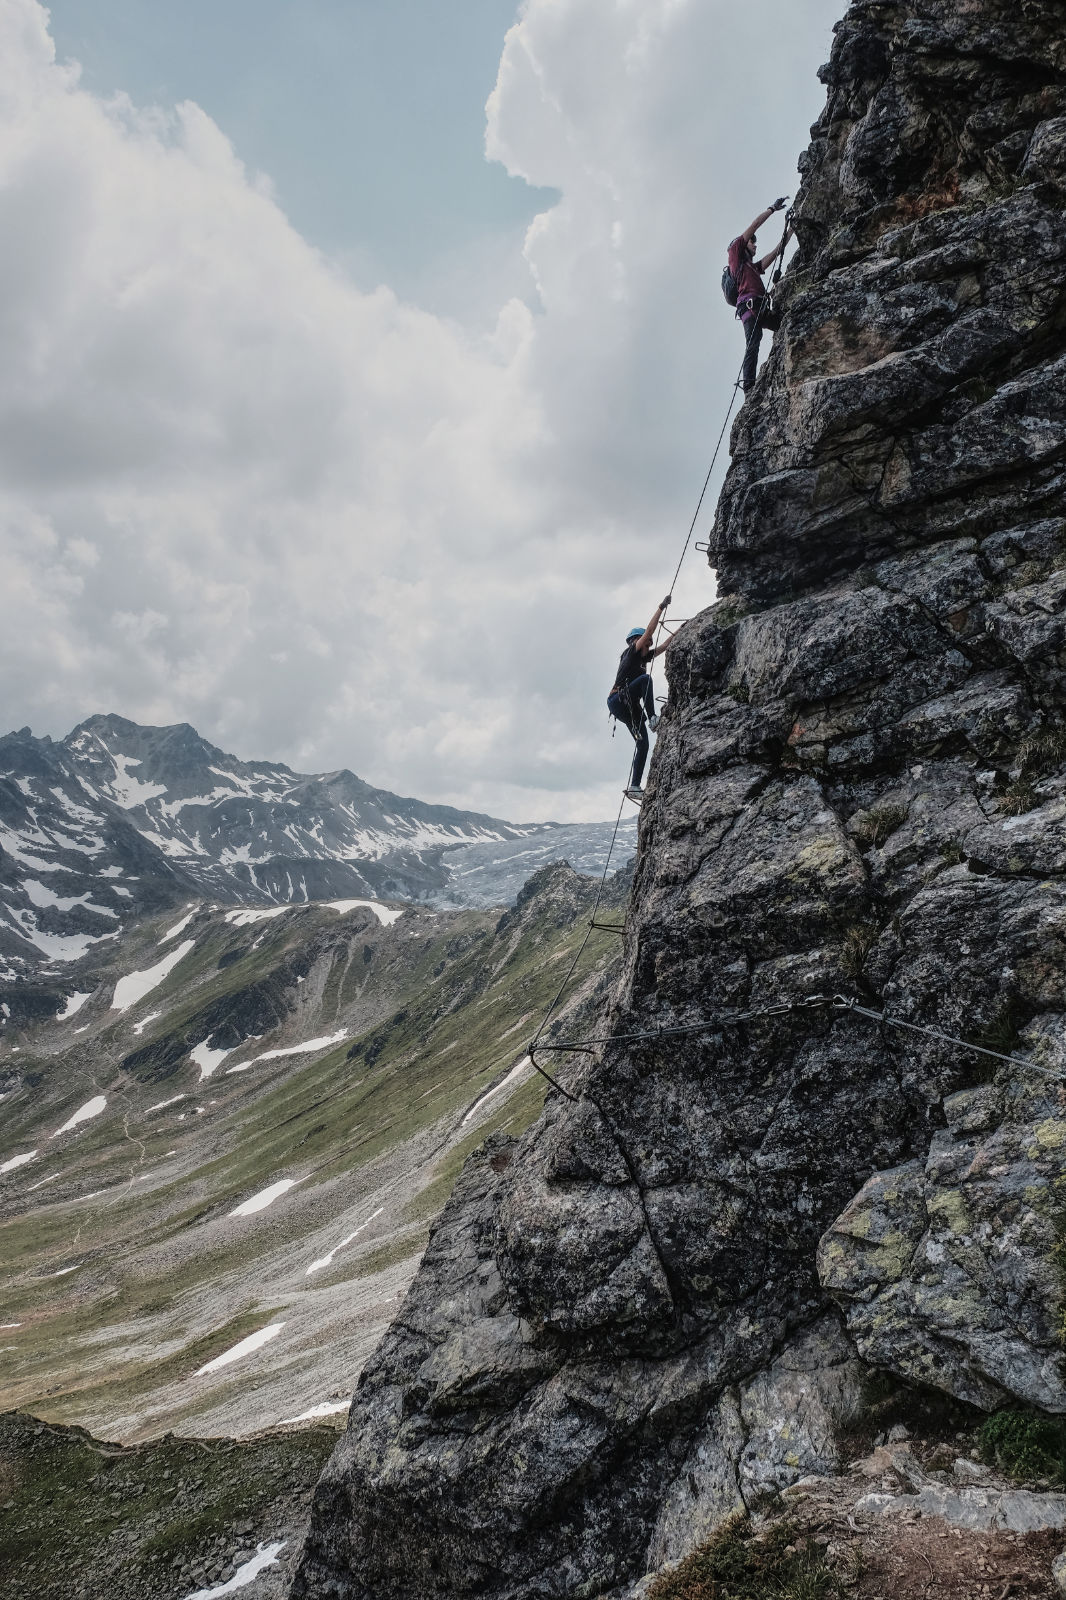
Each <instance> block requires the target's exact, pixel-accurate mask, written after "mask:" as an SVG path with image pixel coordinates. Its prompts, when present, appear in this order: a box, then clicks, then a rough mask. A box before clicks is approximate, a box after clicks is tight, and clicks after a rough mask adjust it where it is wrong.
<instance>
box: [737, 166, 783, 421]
mask: <svg viewBox="0 0 1066 1600" xmlns="http://www.w3.org/2000/svg"><path fill="white" fill-rule="evenodd" d="M787 204H788V195H787V194H786V195H782V196H781V198H780V199H779V200H775V201H774V203H773V204H772V205H769V206H767V208H766V210H765V211H760V212H759V215H758V216H757V217H756V218H755V221H754V222H753V223H752V224H751V226H750V227H748V228H745V230H744V232H743V233H742V234H739V235H738V236H737V238H735V239H734V240H733V242H732V243H731V244H730V246H729V271H730V273H731V274H732V277H733V281H734V283H735V284H736V286H737V316H738V317H739V318H740V325H741V327H742V328H743V329H744V341H745V348H744V371H743V374H742V379H741V381H742V383H743V387H744V393H745V394H747V392H748V390H749V389H750V388H751V386H752V384H753V383H754V382H755V372H756V368H757V367H758V364H759V345H760V344H761V343H762V333H763V329H764V328H770V329H771V330H773V329H775V328H778V327H780V325H781V316H780V313H779V312H776V311H774V309H773V307H772V306H771V305H769V304H768V303H767V296H766V285H765V284H764V283H763V280H762V275H763V273H764V272H765V271H766V270H767V268H768V267H772V266H773V264H774V262H775V261H776V260H777V258H778V256H780V255H782V254H783V253H784V249H785V246H786V245H787V243H788V241H789V240H790V239H791V237H792V229H791V228H786V230H785V236H784V238H783V239H782V240H781V243H780V244H779V245H778V246H777V248H776V249H775V250H771V251H770V254H769V255H768V256H763V258H762V260H761V261H756V259H755V235H756V233H757V232H758V231H759V229H760V228H761V227H762V225H763V223H764V222H765V221H766V219H767V217H772V216H773V214H774V212H775V211H783V210H784V208H785V206H786V205H787Z"/></svg>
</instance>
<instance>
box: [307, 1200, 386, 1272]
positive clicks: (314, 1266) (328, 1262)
mask: <svg viewBox="0 0 1066 1600" xmlns="http://www.w3.org/2000/svg"><path fill="white" fill-rule="evenodd" d="M384 1209H385V1207H384V1206H378V1208H377V1210H376V1211H372V1212H371V1213H370V1215H369V1217H367V1219H366V1221H365V1222H361V1223H360V1224H359V1226H358V1228H356V1230H355V1232H354V1233H350V1234H349V1235H348V1237H347V1239H342V1240H341V1242H340V1244H335V1245H334V1246H333V1249H332V1250H331V1251H330V1252H329V1254H328V1255H325V1256H322V1258H321V1259H320V1260H318V1261H312V1263H311V1265H310V1266H309V1267H308V1269H307V1271H306V1272H305V1273H304V1277H305V1278H309V1277H310V1276H311V1274H312V1272H321V1271H322V1269H323V1267H328V1266H332V1264H333V1257H334V1256H335V1255H337V1254H338V1253H339V1251H341V1250H344V1249H345V1248H346V1247H347V1246H348V1245H350V1244H351V1242H352V1240H353V1239H358V1237H359V1235H360V1234H361V1233H362V1232H363V1231H364V1230H365V1229H366V1228H369V1226H370V1224H371V1223H372V1222H373V1220H374V1218H375V1217H380V1215H381V1213H382V1212H383V1211H384Z"/></svg>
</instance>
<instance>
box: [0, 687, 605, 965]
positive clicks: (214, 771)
mask: <svg viewBox="0 0 1066 1600" xmlns="http://www.w3.org/2000/svg"><path fill="white" fill-rule="evenodd" d="M631 831H632V830H631V826H630V828H629V829H627V830H624V831H623V839H624V838H625V836H626V833H631ZM609 832H610V824H606V823H604V824H588V825H581V824H574V825H565V824H557V823H512V822H507V821H504V820H503V819H501V818H497V817H491V816H489V815H488V814H486V813H483V812H476V811H462V810H459V809H458V808H456V807H454V806H442V805H436V804H434V803H432V802H428V801H423V800H418V799H415V798H412V797H410V796H402V795H397V794H393V793H392V792H391V791H389V790H386V789H378V788H375V787H374V786H373V785H371V784H368V783H366V782H365V780H363V779H362V778H359V777H358V776H357V775H356V774H355V773H354V772H352V771H351V770H350V769H348V768H343V767H342V768H337V769H335V770H333V771H331V772H327V773H300V772H296V771H294V770H293V769H292V768H290V767H288V766H286V765H285V764H284V763H283V762H273V761H251V762H248V761H240V760H239V759H238V758H237V757H235V756H232V755H229V754H227V753H226V752H225V751H223V750H221V749H219V748H218V747H217V746H216V745H213V744H211V743H210V741H208V740H206V739H204V738H203V737H202V736H201V735H200V734H199V733H198V732H197V730H196V729H195V728H194V727H192V725H191V724H190V723H174V724H169V725H164V726H160V727H153V726H146V725H143V724H140V723H136V722H133V721H131V720H129V719H128V718H125V717H120V716H117V715H114V714H103V713H100V714H96V715H93V716H91V717H88V718H86V719H85V720H84V721H82V722H80V723H79V724H78V725H77V727H75V728H73V729H72V730H71V732H70V733H69V734H67V735H66V736H65V737H64V738H63V739H60V740H53V739H51V738H49V737H45V738H42V739H38V738H36V737H35V736H34V735H33V734H32V732H31V731H30V730H29V729H28V728H22V729H20V730H19V731H18V732H16V733H10V734H7V735H4V736H3V737H0V982H3V981H5V980H6V981H8V982H11V981H16V980H27V979H29V978H32V977H34V976H39V975H41V974H42V973H43V974H47V975H50V976H55V975H57V974H59V973H61V972H62V971H63V970H64V968H66V967H68V966H69V965H70V964H72V963H76V962H77V961H79V960H81V959H82V958H83V957H85V956H86V954H87V953H89V952H90V950H92V949H93V948H96V947H97V946H99V945H100V944H101V943H102V942H104V941H106V940H108V939H113V938H115V937H117V936H118V934H119V933H120V931H121V930H122V929H123V928H124V927H126V926H127V925H129V924H130V922H131V921H135V920H136V918H137V917H140V916H144V915H149V914H151V913H153V912H155V911H156V910H159V909H160V908H161V907H164V906H168V905H173V906H177V905H178V904H179V903H180V902H182V901H183V900H188V899H189V898H190V897H193V898H205V897H209V898H211V899H215V900H218V901H220V902H223V903H227V904H237V905H251V906H254V905H274V904H288V903H296V902H304V903H306V902H311V901H330V900H343V899H351V898H370V899H393V900H408V901H422V902H425V903H431V904H438V905H447V904H456V905H459V904H471V905H473V904H479V905H488V904H495V903H500V902H501V901H505V900H508V899H511V898H513V894H514V893H515V892H516V890H517V888H518V887H520V881H525V878H526V877H528V876H529V875H530V874H531V873H532V872H534V871H536V870H537V868H538V867H540V866H543V865H546V864H547V863H548V862H549V861H550V860H555V859H560V858H561V857H563V856H568V857H569V858H570V859H571V861H572V864H573V865H574V866H575V867H577V868H578V869H579V870H581V869H582V867H587V870H595V871H598V870H599V868H600V865H601V863H602V862H604V861H605V860H606V850H605V845H606V839H607V835H608V833H609ZM464 851H471V852H473V854H472V855H470V856H469V858H467V857H465V856H463V852H464ZM624 859H625V852H622V853H620V854H619V855H618V857H617V860H616V866H617V865H621V863H622V861H623V860H624ZM519 880H520V881H519ZM503 891H505V892H503Z"/></svg>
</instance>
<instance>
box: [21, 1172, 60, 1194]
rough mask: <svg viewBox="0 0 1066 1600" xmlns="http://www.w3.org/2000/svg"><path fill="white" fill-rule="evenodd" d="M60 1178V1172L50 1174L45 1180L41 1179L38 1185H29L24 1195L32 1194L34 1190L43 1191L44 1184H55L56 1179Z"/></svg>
mask: <svg viewBox="0 0 1066 1600" xmlns="http://www.w3.org/2000/svg"><path fill="white" fill-rule="evenodd" d="M62 1176H63V1174H62V1173H61V1172H50V1173H49V1174H48V1176H47V1178H41V1179H40V1181H39V1182H38V1183H31V1184H30V1186H29V1188H28V1189H27V1190H26V1193H27V1194H32V1193H33V1191H34V1189H43V1188H44V1186H45V1184H46V1183H55V1181H56V1179H57V1178H61V1177H62Z"/></svg>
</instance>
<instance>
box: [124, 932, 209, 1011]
mask: <svg viewBox="0 0 1066 1600" xmlns="http://www.w3.org/2000/svg"><path fill="white" fill-rule="evenodd" d="M195 943H196V940H195V939H183V940H182V942H181V944H179V945H178V947H177V949H176V950H171V951H170V952H169V954H167V955H165V956H164V957H163V959H162V961H157V962H156V964H155V966H154V967H148V968H146V969H145V971H144V972H130V973H127V975H126V976H125V977H124V978H120V979H119V980H118V982H117V983H116V984H115V996H114V999H113V1000H112V1001H111V1009H112V1011H128V1010H129V1008H130V1006H133V1005H136V1004H137V1001H138V1000H143V999H144V997H145V995H146V994H149V993H150V992H151V990H152V989H154V988H155V987H156V985H157V984H160V983H162V981H163V979H164V978H165V977H166V976H167V974H168V973H169V972H171V971H172V970H173V968H174V967H176V966H177V964H178V962H179V961H182V960H183V959H184V958H185V957H186V956H187V955H188V953H189V951H190V950H191V949H192V948H193V946H194V945H195Z"/></svg>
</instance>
